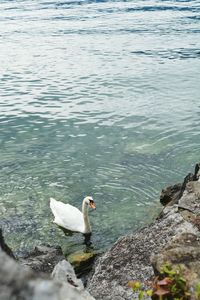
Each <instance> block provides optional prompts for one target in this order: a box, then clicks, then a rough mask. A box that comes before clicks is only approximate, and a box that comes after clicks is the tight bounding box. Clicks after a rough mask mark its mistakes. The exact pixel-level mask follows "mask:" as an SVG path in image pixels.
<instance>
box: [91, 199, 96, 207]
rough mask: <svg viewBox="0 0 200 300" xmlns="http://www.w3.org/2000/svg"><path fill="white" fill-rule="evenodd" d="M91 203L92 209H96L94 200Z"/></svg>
mask: <svg viewBox="0 0 200 300" xmlns="http://www.w3.org/2000/svg"><path fill="white" fill-rule="evenodd" d="M89 201H90V204H89V205H90V207H91V208H93V209H95V208H96V207H95V205H94V200H93V199H89Z"/></svg>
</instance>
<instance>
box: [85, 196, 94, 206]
mask: <svg viewBox="0 0 200 300" xmlns="http://www.w3.org/2000/svg"><path fill="white" fill-rule="evenodd" d="M83 201H84V202H85V203H86V204H88V205H89V206H90V208H93V209H96V207H95V205H94V200H93V198H92V197H91V196H87V197H85V198H84V200H83Z"/></svg>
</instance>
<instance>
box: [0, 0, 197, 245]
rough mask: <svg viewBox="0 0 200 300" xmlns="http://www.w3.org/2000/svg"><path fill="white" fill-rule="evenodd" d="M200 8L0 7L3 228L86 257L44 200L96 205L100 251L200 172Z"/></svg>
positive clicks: (12, 236)
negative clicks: (168, 189)
mask: <svg viewBox="0 0 200 300" xmlns="http://www.w3.org/2000/svg"><path fill="white" fill-rule="evenodd" d="M199 13H200V5H199V1H187V0H185V1H45V0H44V1H33V0H31V1H29V0H27V1H1V4H0V66H1V68H0V145H1V152H0V170H1V176H0V214H1V219H0V225H1V226H2V227H3V229H4V232H5V235H6V237H7V240H8V241H9V243H10V244H11V246H12V247H13V248H14V249H15V250H19V249H27V248H32V247H33V245H35V244H38V243H50V244H61V245H63V247H65V248H68V247H69V246H70V247H72V248H73V249H74V248H76V247H78V248H80V247H81V242H82V237H81V236H79V235H75V236H74V237H67V238H66V237H64V235H63V233H62V232H61V231H60V230H59V229H58V228H56V227H55V226H54V225H53V224H52V223H51V221H52V215H51V212H50V209H49V197H50V196H53V197H55V198H56V199H58V200H63V201H65V202H69V203H71V204H73V205H76V206H79V207H80V206H81V200H82V198H83V196H85V195H93V197H94V199H95V200H96V206H97V210H96V211H95V212H93V213H91V222H92V224H93V243H94V246H95V247H96V248H97V249H101V250H102V249H105V248H107V247H109V246H110V245H111V244H112V243H113V241H115V240H116V239H117V238H118V237H119V236H120V235H122V234H125V233H127V232H130V231H133V230H136V229H137V228H140V227H142V226H144V225H145V224H147V223H148V222H150V221H151V220H152V218H153V217H154V216H155V215H156V214H157V211H158V198H159V193H160V190H161V188H162V187H164V186H166V185H169V184H172V183H174V182H177V181H181V180H182V178H183V177H184V176H185V174H186V173H187V172H188V171H189V170H192V169H193V166H194V164H195V163H196V162H197V161H199V156H200V155H199V149H200V99H199V98H200V97H199V96H200V87H199V82H200V60H199V58H200V18H199Z"/></svg>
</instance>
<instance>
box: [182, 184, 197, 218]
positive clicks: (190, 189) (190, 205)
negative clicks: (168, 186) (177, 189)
mask: <svg viewBox="0 0 200 300" xmlns="http://www.w3.org/2000/svg"><path fill="white" fill-rule="evenodd" d="M178 206H179V208H183V209H186V210H189V211H191V212H193V213H194V214H199V212H200V182H199V181H191V182H189V183H188V184H187V185H186V189H185V191H184V193H183V196H182V197H181V199H180V200H179V202H178Z"/></svg>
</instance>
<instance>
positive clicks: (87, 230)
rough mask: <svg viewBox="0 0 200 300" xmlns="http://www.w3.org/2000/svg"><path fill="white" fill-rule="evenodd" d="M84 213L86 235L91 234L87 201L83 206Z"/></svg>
mask: <svg viewBox="0 0 200 300" xmlns="http://www.w3.org/2000/svg"><path fill="white" fill-rule="evenodd" d="M82 213H83V220H84V224H85V233H90V232H91V226H90V221H89V217H88V206H87V204H86V203H85V201H83V204H82Z"/></svg>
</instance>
